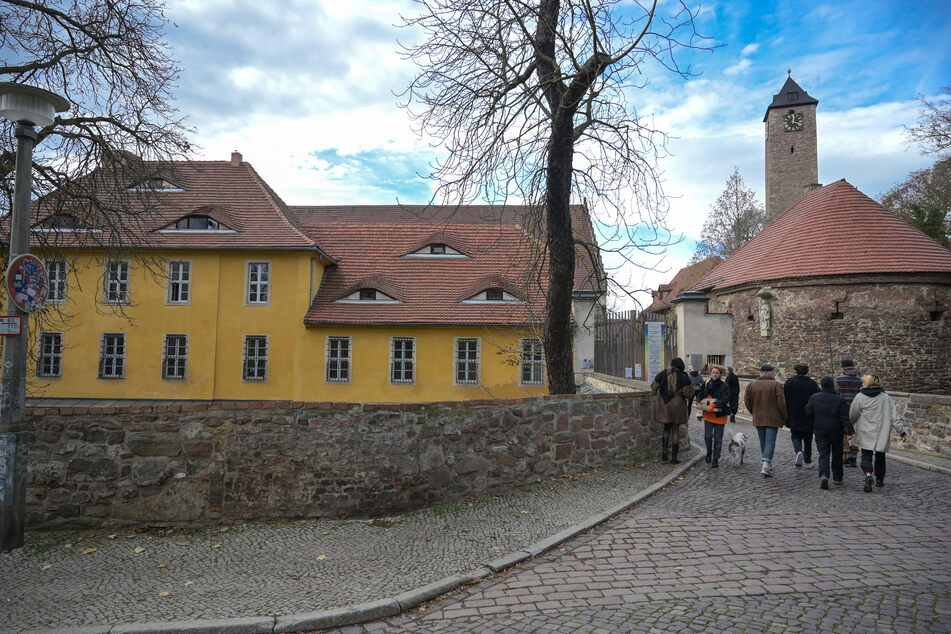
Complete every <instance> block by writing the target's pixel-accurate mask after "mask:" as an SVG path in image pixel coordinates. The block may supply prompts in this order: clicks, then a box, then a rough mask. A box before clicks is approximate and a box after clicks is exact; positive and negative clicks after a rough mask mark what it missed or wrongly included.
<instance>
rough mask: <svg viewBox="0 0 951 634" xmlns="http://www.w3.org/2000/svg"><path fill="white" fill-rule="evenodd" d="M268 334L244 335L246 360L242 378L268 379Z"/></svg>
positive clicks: (251, 379) (245, 379)
mask: <svg viewBox="0 0 951 634" xmlns="http://www.w3.org/2000/svg"><path fill="white" fill-rule="evenodd" d="M267 343H268V342H267V335H245V336H244V361H243V363H242V368H243V369H242V371H241V379H242V380H244V381H267V355H268V346H267Z"/></svg>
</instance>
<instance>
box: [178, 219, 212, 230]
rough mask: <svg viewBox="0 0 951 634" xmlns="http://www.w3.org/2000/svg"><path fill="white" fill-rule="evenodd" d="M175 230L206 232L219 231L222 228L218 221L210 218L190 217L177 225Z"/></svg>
mask: <svg viewBox="0 0 951 634" xmlns="http://www.w3.org/2000/svg"><path fill="white" fill-rule="evenodd" d="M175 228H176V229H180V230H188V229H191V230H199V231H201V230H204V231H217V230H218V229H219V228H220V227H219V225H218V221H217V220H215V219H214V218H209V217H208V216H188V217H187V218H182V219H181V220H179V221H178V222H176V223H175Z"/></svg>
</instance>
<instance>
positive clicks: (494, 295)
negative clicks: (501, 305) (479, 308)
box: [485, 288, 504, 302]
mask: <svg viewBox="0 0 951 634" xmlns="http://www.w3.org/2000/svg"><path fill="white" fill-rule="evenodd" d="M503 296H504V293H503V292H502V289H501V288H487V289H486V290H485V299H486V301H489V302H501V301H502V300H503V299H504V297H503Z"/></svg>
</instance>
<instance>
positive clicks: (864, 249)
mask: <svg viewBox="0 0 951 634" xmlns="http://www.w3.org/2000/svg"><path fill="white" fill-rule="evenodd" d="M869 273H911V274H914V273H946V274H948V275H949V276H951V251H949V250H948V249H945V248H944V247H942V246H941V245H939V244H938V243H937V242H935V241H934V240H932V239H931V238H929V237H928V236H926V235H925V234H924V233H922V232H921V231H919V230H918V229H916V228H914V227H912V226H911V225H909V224H908V223H907V222H905V221H904V220H901V219H900V218H898V217H897V216H896V215H895V214H893V213H892V212H890V211H889V210H887V209H885V208H884V207H882V206H881V205H880V204H878V203H877V202H875V201H874V200H872V199H871V198H869V197H868V196H866V195H865V194H863V193H862V192H860V191H859V190H857V189H856V188H855V187H853V186H852V185H851V184H849V183H848V182H846V180H845V179H842V180H840V181H836V182H835V183H832V184H831V185H826V186H825V187H822V188H820V189H817V190H815V191H812V192H809V193H808V194H806V195H805V196H803V198H802V199H801V200H800V201H799V202H798V203H796V204H795V205H793V206H792V207H790V208H789V209H787V210H786V211H785V212H784V213H783V214H782V215H780V216H779V217H778V218H776V220H774V221H773V222H772V223H770V224H769V226H767V227H766V228H765V229H763V231H761V232H760V233H759V234H758V235H757V236H756V237H754V238H753V239H752V240H750V241H749V242H747V243H746V244H744V245H743V246H742V247H740V248H739V249H738V250H737V251H736V252H735V253H734V254H733V255H731V256H730V257H728V258H727V259H726V260H725V261H724V262H723V263H722V264H721V265H720V266H718V267H716V268H715V269H714V270H713V271H711V272H710V273H708V274H707V275H705V276H704V277H703V278H702V279H701V280H700V281H699V282H697V283H696V284H694V285H693V287H692V288H693V289H695V290H708V289H716V290H720V289H724V288H730V287H734V286H740V285H742V284H749V283H754V282H768V281H773V280H784V279H796V278H811V277H821V276H830V275H856V274H869Z"/></svg>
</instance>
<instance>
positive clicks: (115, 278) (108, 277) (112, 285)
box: [102, 260, 129, 304]
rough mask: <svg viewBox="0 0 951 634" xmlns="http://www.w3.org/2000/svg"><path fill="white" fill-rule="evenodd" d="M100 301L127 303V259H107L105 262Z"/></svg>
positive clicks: (105, 302)
mask: <svg viewBox="0 0 951 634" xmlns="http://www.w3.org/2000/svg"><path fill="white" fill-rule="evenodd" d="M102 302H103V303H104V304H128V303H129V261H128V260H109V261H108V262H106V272H105V279H104V280H103V288H102Z"/></svg>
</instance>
